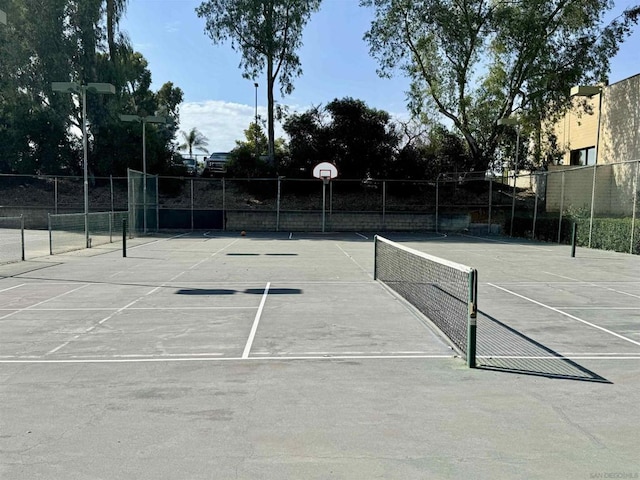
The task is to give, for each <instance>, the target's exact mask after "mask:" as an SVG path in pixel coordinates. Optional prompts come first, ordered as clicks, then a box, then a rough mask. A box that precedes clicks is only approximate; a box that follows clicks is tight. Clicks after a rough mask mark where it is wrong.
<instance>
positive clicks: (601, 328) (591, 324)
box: [487, 283, 640, 346]
mask: <svg viewBox="0 0 640 480" xmlns="http://www.w3.org/2000/svg"><path fill="white" fill-rule="evenodd" d="M487 285H490V286H492V287H494V288H497V289H498V290H502V291H503V292H507V293H510V294H511V295H514V296H516V297H518V298H522V299H523V300H527V301H528V302H531V303H535V304H536V305H539V306H540V307H544V308H546V309H549V310H552V311H554V312H556V313H559V314H560V315H564V316H565V317H568V318H570V319H572V320H576V321H578V322H580V323H584V324H585V325H589V326H590V327H593V328H597V329H598V330H601V331H603V332H605V333H608V334H610V335H613V336H614V337H618V338H620V339H621V340H624V341H626V342H630V343H633V344H634V345H638V346H640V342H636V341H635V340H631V339H630V338H627V337H625V336H624V335H620V334H619V333H616V332H612V331H611V330H608V329H606V328H604V327H601V326H600V325H596V324H595V323H591V322H587V321H586V320H583V319H581V318H578V317H576V316H575V315H571V314H569V313H567V312H563V311H562V310H560V309H558V308H554V307H551V306H549V305H545V304H544V303H542V302H538V301H536V300H533V299H531V298H529V297H525V296H524V295H520V294H519V293H516V292H512V291H511V290H507V289H506V288H502V287H499V286H497V285H494V284H493V283H487Z"/></svg>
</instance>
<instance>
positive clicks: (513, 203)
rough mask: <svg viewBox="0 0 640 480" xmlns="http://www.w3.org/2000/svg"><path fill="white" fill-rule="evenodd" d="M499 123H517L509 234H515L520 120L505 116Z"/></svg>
mask: <svg viewBox="0 0 640 480" xmlns="http://www.w3.org/2000/svg"><path fill="white" fill-rule="evenodd" d="M498 125H515V127H516V159H515V165H514V166H513V195H512V197H513V198H512V199H511V224H510V226H509V236H510V237H512V236H513V221H514V218H515V213H516V184H517V181H518V153H519V152H520V120H518V119H517V118H511V117H504V118H500V119H498Z"/></svg>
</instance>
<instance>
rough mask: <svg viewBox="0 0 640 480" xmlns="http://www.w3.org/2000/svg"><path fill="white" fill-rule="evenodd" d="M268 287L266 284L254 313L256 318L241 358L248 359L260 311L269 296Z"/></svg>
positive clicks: (268, 284)
mask: <svg viewBox="0 0 640 480" xmlns="http://www.w3.org/2000/svg"><path fill="white" fill-rule="evenodd" d="M270 286H271V282H269V283H267V286H266V287H264V293H263V294H262V300H260V306H259V307H258V311H257V312H256V318H255V320H254V321H253V326H252V327H251V333H250V334H249V338H248V339H247V344H246V345H245V347H244V352H242V358H249V352H250V351H251V345H252V344H253V339H254V337H255V336H256V331H257V330H258V323H259V322H260V316H261V315H262V309H263V308H264V304H265V302H266V301H267V295H269V287H270Z"/></svg>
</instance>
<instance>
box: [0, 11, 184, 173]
mask: <svg viewBox="0 0 640 480" xmlns="http://www.w3.org/2000/svg"><path fill="white" fill-rule="evenodd" d="M126 3H127V2H126V0H46V1H44V0H34V1H31V0H30V1H27V0H8V1H7V2H6V6H4V5H3V9H4V10H6V11H7V15H8V17H9V19H10V21H9V22H8V24H7V25H3V26H2V28H0V138H2V142H0V171H1V172H2V173H8V172H15V173H39V174H43V173H49V174H80V173H81V172H82V164H83V160H82V159H83V152H82V142H81V138H79V136H78V132H79V131H81V126H82V123H83V119H82V109H81V105H80V102H79V100H78V96H77V95H75V94H73V95H71V94H68V93H62V92H52V89H51V83H52V82H54V81H73V82H78V83H80V84H86V83H89V82H108V83H112V84H113V85H115V87H116V95H104V96H103V95H94V94H91V93H88V95H87V117H88V118H87V121H88V122H87V123H88V124H89V129H88V167H89V171H90V173H91V174H92V175H96V176H101V175H102V176H104V175H106V176H108V175H112V174H113V175H124V174H125V173H126V168H127V167H132V168H137V169H141V163H142V159H141V157H142V131H141V130H142V129H141V126H140V125H139V124H126V125H123V124H122V123H121V122H120V120H119V117H118V114H120V113H127V114H137V115H142V116H146V115H153V114H155V113H156V112H158V113H157V114H158V115H166V116H169V117H171V119H172V120H173V124H171V125H167V126H150V125H148V126H147V163H148V165H150V166H152V168H150V171H153V169H157V170H156V171H158V172H160V171H161V170H162V169H164V168H165V165H166V164H167V163H168V161H169V158H170V156H171V151H172V149H173V147H172V143H171V141H172V139H173V137H174V136H175V122H176V121H177V118H178V117H177V115H178V108H177V106H178V104H179V103H180V102H181V101H182V91H181V90H180V89H179V88H176V87H174V86H173V84H171V83H168V84H165V85H164V86H163V87H162V88H161V90H160V91H159V92H158V94H156V93H154V92H152V91H151V90H150V85H151V73H150V72H149V69H148V65H147V62H146V60H145V59H144V57H142V55H141V54H139V53H137V52H134V51H133V49H132V48H131V46H130V45H129V44H128V42H127V40H126V39H125V38H124V37H123V36H122V35H119V34H118V21H119V19H120V18H122V15H123V14H124V9H125V6H126ZM107 48H108V49H107ZM138 146H139V147H138Z"/></svg>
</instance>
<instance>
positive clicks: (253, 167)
mask: <svg viewBox="0 0 640 480" xmlns="http://www.w3.org/2000/svg"><path fill="white" fill-rule="evenodd" d="M244 136H245V140H244V141H240V140H238V141H236V148H234V149H233V150H232V151H231V152H230V156H229V157H230V158H229V163H228V164H227V176H229V177H234V178H268V177H273V176H275V174H276V170H275V167H274V165H273V164H272V163H271V162H269V161H268V156H267V151H268V141H267V137H266V136H265V134H264V132H263V131H262V128H261V127H260V125H259V124H256V123H255V122H252V123H251V124H250V125H249V128H247V129H246V130H245V131H244ZM275 153H276V159H277V160H278V162H277V163H280V162H281V161H282V159H283V158H284V156H285V155H286V144H285V143H284V140H283V139H281V138H279V139H278V140H276V152H275Z"/></svg>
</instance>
